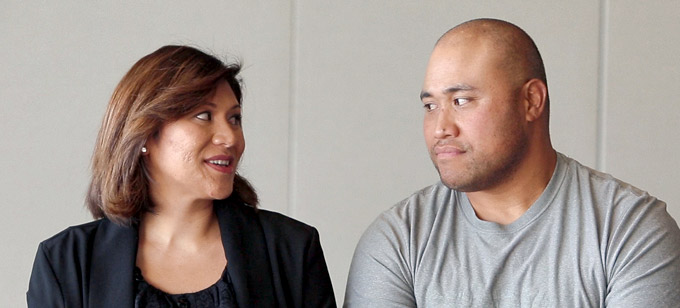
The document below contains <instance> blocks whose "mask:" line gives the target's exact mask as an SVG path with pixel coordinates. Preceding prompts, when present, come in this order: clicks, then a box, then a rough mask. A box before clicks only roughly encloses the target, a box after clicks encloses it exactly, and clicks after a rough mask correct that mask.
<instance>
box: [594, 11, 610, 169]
mask: <svg viewBox="0 0 680 308" xmlns="http://www.w3.org/2000/svg"><path fill="white" fill-rule="evenodd" d="M599 26H600V31H599V37H598V45H599V46H598V53H599V54H598V69H597V119H596V121H597V125H596V126H597V127H596V130H597V131H596V145H595V154H596V162H595V169H597V170H600V171H606V169H607V165H606V151H607V144H606V141H607V140H606V139H607V121H606V120H607V86H608V84H607V81H608V80H607V71H608V62H607V56H608V52H609V42H608V38H609V0H600V20H599Z"/></svg>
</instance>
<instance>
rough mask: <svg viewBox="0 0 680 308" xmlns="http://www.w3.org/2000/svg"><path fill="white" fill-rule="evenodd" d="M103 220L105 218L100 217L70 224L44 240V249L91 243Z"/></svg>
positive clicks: (42, 244)
mask: <svg viewBox="0 0 680 308" xmlns="http://www.w3.org/2000/svg"><path fill="white" fill-rule="evenodd" d="M103 221H104V220H103V219H99V220H95V221H91V222H88V223H84V224H80V225H76V226H70V227H68V228H66V229H65V230H63V231H61V232H59V233H57V234H55V235H53V236H51V237H50V238H48V239H46V240H44V241H43V242H42V243H41V246H42V247H43V249H47V250H52V249H53V248H65V246H72V245H77V244H87V243H90V242H92V239H93V237H94V236H95V234H96V233H97V229H99V227H100V226H101V224H102V223H103Z"/></svg>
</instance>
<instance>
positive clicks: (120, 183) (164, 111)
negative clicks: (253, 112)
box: [86, 46, 258, 224]
mask: <svg viewBox="0 0 680 308" xmlns="http://www.w3.org/2000/svg"><path fill="white" fill-rule="evenodd" d="M240 70H241V66H240V64H238V63H232V64H228V65H227V64H225V63H223V62H222V61H220V60H218V59H217V58H215V57H213V56H211V55H208V54H206V53H204V52H202V51H200V50H198V49H196V48H193V47H188V46H164V47H161V48H160V49H158V50H156V51H154V52H153V53H151V54H149V55H147V56H145V57H143V58H141V59H140V60H139V61H137V63H135V65H133V66H132V68H131V69H130V71H128V72H127V74H125V76H124V77H123V79H122V80H121V81H120V83H119V84H118V86H117V87H116V89H115V91H114V92H113V95H112V96H111V100H110V101H109V105H108V108H107V110H106V114H105V116H104V119H103V121H102V126H101V129H100V130H99V135H98V137H97V143H96V144H95V148H94V154H93V156H92V181H91V182H90V187H89V191H88V194H87V198H86V205H87V207H88V209H89V210H90V212H91V213H92V216H94V218H95V219H97V218H102V217H107V218H108V219H110V220H112V221H114V222H117V223H119V224H130V223H131V222H132V221H134V220H136V219H137V218H139V216H140V214H141V213H143V212H145V211H150V210H152V208H153V205H152V203H151V199H150V197H149V191H148V187H149V185H148V181H149V175H148V173H147V172H146V167H145V165H144V160H143V159H142V155H141V154H142V151H141V150H142V147H143V146H144V144H145V143H146V140H147V139H149V138H150V137H151V136H153V135H155V134H157V133H158V131H159V130H160V128H161V126H162V125H164V124H166V123H168V122H171V121H174V120H177V119H179V118H180V117H182V116H184V115H186V114H187V113H189V112H190V111H192V110H194V109H195V108H197V107H199V106H200V105H202V104H203V102H204V99H206V98H207V97H208V96H209V95H211V94H212V93H213V91H214V90H215V88H216V87H217V83H218V82H219V81H221V80H226V81H227V82H228V83H229V85H230V86H231V89H232V90H233V92H234V95H235V96H236V99H237V100H238V102H239V104H240V103H241V101H242V91H241V80H240V77H239V76H238V74H239V72H240ZM227 199H228V200H229V199H231V200H232V201H234V202H237V203H245V204H247V205H250V206H253V207H255V206H257V202H258V198H257V194H256V193H255V190H254V189H253V187H252V186H251V185H250V183H248V181H247V180H245V179H244V178H243V177H241V176H240V175H238V174H237V175H236V177H235V179H234V187H233V191H232V194H231V195H230V196H229V197H228V198H227Z"/></svg>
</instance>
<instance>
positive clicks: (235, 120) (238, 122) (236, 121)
mask: <svg viewBox="0 0 680 308" xmlns="http://www.w3.org/2000/svg"><path fill="white" fill-rule="evenodd" d="M241 118H242V116H241V115H240V114H235V115H233V116H231V117H230V118H229V123H230V124H231V125H241Z"/></svg>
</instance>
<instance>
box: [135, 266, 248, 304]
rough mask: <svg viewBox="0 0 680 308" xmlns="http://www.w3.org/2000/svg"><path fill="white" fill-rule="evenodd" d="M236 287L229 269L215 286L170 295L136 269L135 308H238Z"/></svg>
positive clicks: (225, 270)
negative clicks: (152, 283) (148, 280)
mask: <svg viewBox="0 0 680 308" xmlns="http://www.w3.org/2000/svg"><path fill="white" fill-rule="evenodd" d="M235 298H236V296H235V295H234V286H233V285H232V283H231V278H230V277H229V273H228V272H227V269H226V268H225V269H224V272H223V273H222V278H221V279H219V280H218V281H217V282H215V283H214V284H213V285H211V286H209V287H207V288H205V289H203V290H201V291H198V292H194V293H183V294H168V293H165V292H163V291H161V290H159V289H157V288H156V287H154V286H153V285H151V284H149V283H148V282H146V281H145V280H144V276H143V275H142V270H140V269H139V268H138V267H135V308H142V307H146V308H174V307H180V308H190V307H202V308H237V307H238V305H236V301H235Z"/></svg>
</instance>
